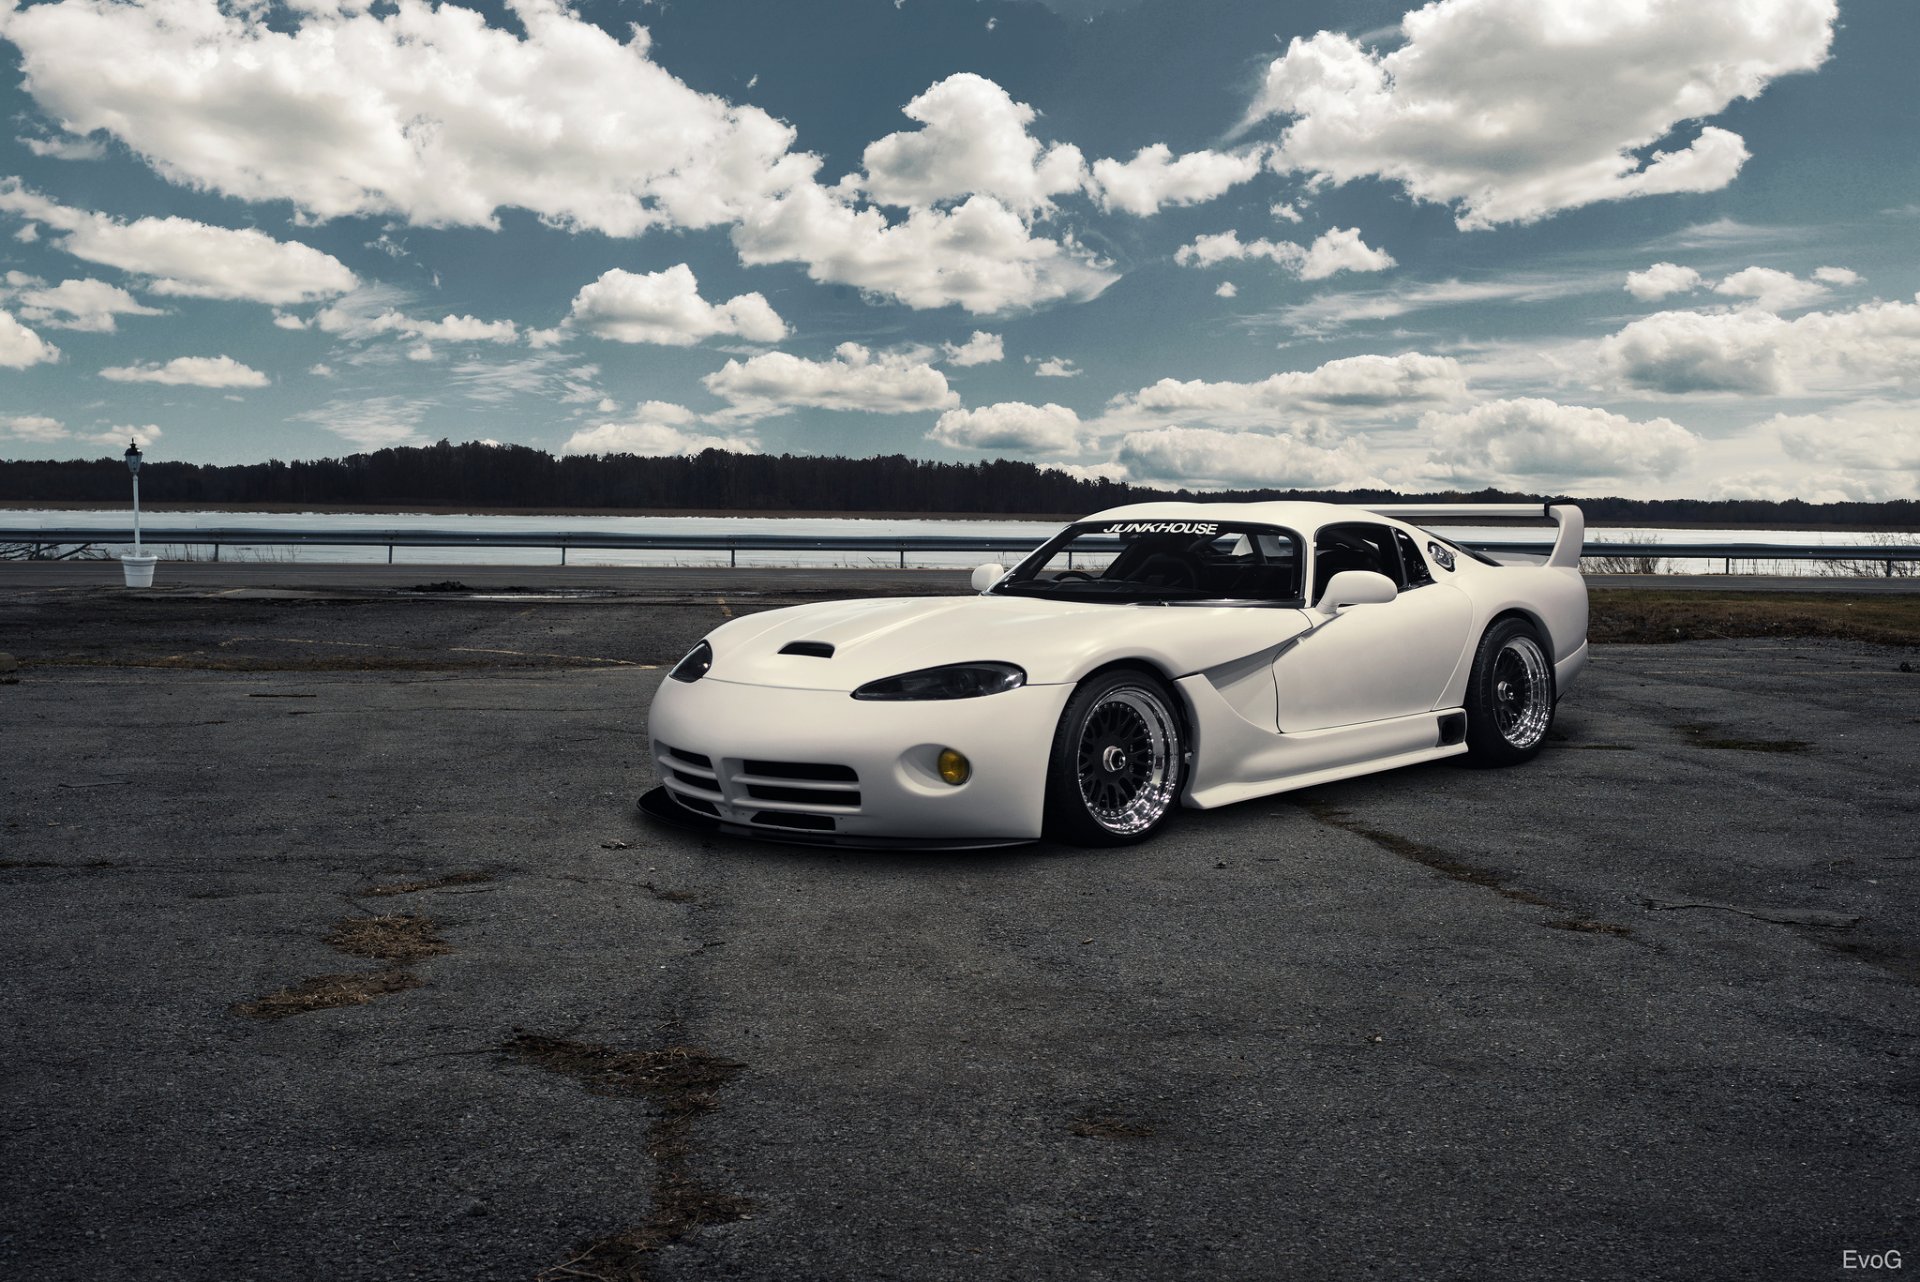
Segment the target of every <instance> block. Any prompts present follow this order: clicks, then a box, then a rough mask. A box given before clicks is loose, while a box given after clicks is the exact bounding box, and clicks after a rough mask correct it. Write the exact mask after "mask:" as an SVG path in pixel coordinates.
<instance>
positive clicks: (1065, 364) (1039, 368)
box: [1033, 356, 1086, 378]
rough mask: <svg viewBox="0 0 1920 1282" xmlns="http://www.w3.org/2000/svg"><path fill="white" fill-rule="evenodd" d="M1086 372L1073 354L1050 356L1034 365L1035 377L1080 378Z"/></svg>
mask: <svg viewBox="0 0 1920 1282" xmlns="http://www.w3.org/2000/svg"><path fill="white" fill-rule="evenodd" d="M1084 373H1086V371H1085V370H1083V369H1081V368H1080V367H1079V366H1078V365H1076V364H1074V361H1073V358H1072V357H1071V356H1049V357H1046V358H1045V359H1043V360H1040V361H1036V362H1035V363H1034V366H1033V376H1034V377H1035V378H1079V377H1080V376H1081V375H1082V374H1084Z"/></svg>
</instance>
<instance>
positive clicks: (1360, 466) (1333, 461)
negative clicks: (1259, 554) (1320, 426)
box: [1117, 427, 1368, 489]
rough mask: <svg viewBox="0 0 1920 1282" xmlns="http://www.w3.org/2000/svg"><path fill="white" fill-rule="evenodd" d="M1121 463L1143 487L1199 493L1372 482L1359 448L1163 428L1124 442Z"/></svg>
mask: <svg viewBox="0 0 1920 1282" xmlns="http://www.w3.org/2000/svg"><path fill="white" fill-rule="evenodd" d="M1117 461H1118V462H1119V463H1120V464H1121V465H1122V466H1124V467H1125V468H1126V470H1127V475H1128V476H1129V477H1131V478H1132V479H1134V480H1137V481H1165V482H1171V483H1175V484H1180V485H1194V486H1199V487H1203V488H1205V487H1211V488H1221V487H1253V488H1269V487H1270V488H1274V489H1294V488H1321V487H1333V486H1340V485H1352V484H1356V483H1358V482H1360V481H1363V480H1366V479H1368V476H1367V468H1366V465H1365V463H1364V461H1363V460H1362V458H1361V456H1360V451H1359V449H1358V447H1357V446H1355V445H1353V444H1352V443H1350V442H1349V443H1346V444H1343V445H1340V446H1337V447H1334V448H1328V447H1325V446H1319V445H1311V444H1308V443H1307V442H1305V441H1302V440H1300V439H1298V438H1296V437H1292V436H1279V435H1269V434H1267V433H1264V432H1222V431H1217V430H1215V429H1213V428H1205V427H1159V428H1152V429H1149V430H1147V431H1141V432H1129V433H1127V434H1126V436H1124V437H1122V438H1121V441H1120V451H1119V455H1118V458H1117Z"/></svg>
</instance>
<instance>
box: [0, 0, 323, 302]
mask: <svg viewBox="0 0 1920 1282" xmlns="http://www.w3.org/2000/svg"><path fill="white" fill-rule="evenodd" d="M62 2H63V3H74V2H75V0H62ZM48 7H51V8H59V7H60V4H55V5H52V6H48ZM116 7H119V8H127V9H131V8H132V7H133V6H130V5H122V6H116ZM36 12H37V10H36ZM16 16H17V15H16ZM5 29H6V23H5V20H4V19H3V18H0V31H4V30H5ZM0 210H7V211H10V212H12V213H16V214H20V215H22V216H24V217H27V218H31V219H35V220H37V221H39V222H43V223H45V224H47V226H49V227H51V228H53V229H55V231H56V232H57V233H58V234H59V237H60V238H59V239H58V240H57V241H55V242H54V243H55V244H56V245H57V246H58V247H59V248H60V249H62V250H64V251H65V252H67V253H69V254H72V255H73V256H74V257H75V258H82V259H85V260H86V261H88V262H90V263H100V264H102V265H104V266H107V267H116V268H118V269H120V270H121V271H124V272H132V273H134V274H135V275H139V276H145V277H148V278H150V279H151V281H152V289H153V290H154V292H155V293H159V294H172V295H177V296H182V297H188V298H224V299H241V300H247V301H251V302H258V303H274V304H280V305H285V304H288V303H300V302H306V301H308V300H309V299H315V298H325V297H329V296H331V295H334V294H341V293H345V292H346V291H347V290H350V289H352V288H353V287H354V284H355V281H354V276H353V273H352V272H350V271H348V270H347V268H346V265H345V264H344V263H342V262H340V260H338V259H337V258H334V257H332V256H331V255H329V254H323V253H321V252H320V251H319V250H317V249H314V248H312V247H311V246H308V245H302V244H299V243H297V242H294V241H282V240H275V239H274V238H273V237H271V236H268V235H266V234H265V233H264V232H258V231H254V230H252V229H251V228H241V229H237V230H236V229H234V228H230V227H214V226H212V225H210V224H208V223H200V222H195V221H193V220H192V219H190V218H138V219H135V220H134V221H132V222H130V223H123V222H120V221H119V220H118V219H114V218H109V217H107V216H106V215H105V214H97V213H93V212H91V211H89V210H84V209H72V208H69V207H67V206H65V205H61V204H59V203H57V202H55V201H52V200H48V199H47V198H46V197H44V196H41V195H39V194H38V193H36V192H33V191H30V190H28V189H27V188H25V187H23V186H22V185H21V184H20V181H19V179H17V178H6V179H0Z"/></svg>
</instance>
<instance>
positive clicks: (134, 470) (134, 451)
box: [120, 441, 160, 588]
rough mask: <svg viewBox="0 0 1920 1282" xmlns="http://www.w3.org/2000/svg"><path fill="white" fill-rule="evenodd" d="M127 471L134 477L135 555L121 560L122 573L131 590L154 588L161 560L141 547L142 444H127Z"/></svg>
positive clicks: (130, 442) (135, 442)
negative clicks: (155, 575) (154, 579)
mask: <svg viewBox="0 0 1920 1282" xmlns="http://www.w3.org/2000/svg"><path fill="white" fill-rule="evenodd" d="M127 471H128V472H129V473H130V474H132V476H133V555H132V556H123V557H121V558H120V568H121V571H122V572H123V573H124V574H125V575H126V580H127V586H128V587H130V588H150V587H152V586H153V567H154V563H155V562H157V561H158V560H159V559H160V558H159V557H157V556H148V555H146V552H145V550H144V549H143V548H142V547H141V546H140V443H139V442H138V441H128V442H127Z"/></svg>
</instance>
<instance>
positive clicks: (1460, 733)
mask: <svg viewBox="0 0 1920 1282" xmlns="http://www.w3.org/2000/svg"><path fill="white" fill-rule="evenodd" d="M1466 737H1467V714H1466V713H1464V712H1449V713H1448V714H1447V715H1446V716H1444V717H1442V718H1440V746H1441V747H1443V748H1445V747H1449V746H1451V745H1453V744H1456V743H1459V742H1460V741H1461V740H1462V739H1465V738H1466Z"/></svg>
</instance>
